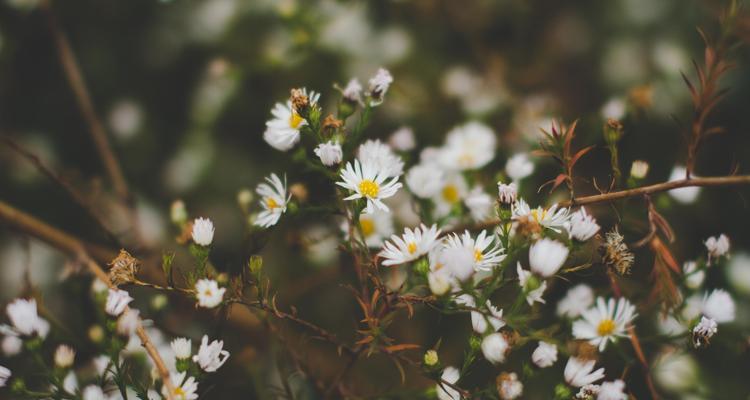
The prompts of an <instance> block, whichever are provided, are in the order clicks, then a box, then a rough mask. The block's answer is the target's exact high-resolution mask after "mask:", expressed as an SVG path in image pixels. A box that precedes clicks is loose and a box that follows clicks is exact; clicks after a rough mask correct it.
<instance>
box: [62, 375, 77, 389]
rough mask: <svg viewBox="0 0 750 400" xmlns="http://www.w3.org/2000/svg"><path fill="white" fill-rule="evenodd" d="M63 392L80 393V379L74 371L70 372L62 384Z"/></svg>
mask: <svg viewBox="0 0 750 400" xmlns="http://www.w3.org/2000/svg"><path fill="white" fill-rule="evenodd" d="M62 387H63V390H65V391H66V392H68V393H75V392H76V391H78V378H77V377H76V374H75V373H74V372H73V371H69V372H68V374H67V375H65V378H63V383H62Z"/></svg>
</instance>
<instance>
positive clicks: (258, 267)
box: [247, 256, 263, 275]
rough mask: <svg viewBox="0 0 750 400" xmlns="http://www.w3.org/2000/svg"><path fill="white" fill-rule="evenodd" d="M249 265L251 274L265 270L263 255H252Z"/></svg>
mask: <svg viewBox="0 0 750 400" xmlns="http://www.w3.org/2000/svg"><path fill="white" fill-rule="evenodd" d="M247 267H248V269H249V270H250V274H252V275H258V274H259V273H260V271H262V270H263V257H261V256H251V257H250V261H248V263H247Z"/></svg>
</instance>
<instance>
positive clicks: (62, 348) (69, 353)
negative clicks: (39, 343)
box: [54, 344, 76, 368]
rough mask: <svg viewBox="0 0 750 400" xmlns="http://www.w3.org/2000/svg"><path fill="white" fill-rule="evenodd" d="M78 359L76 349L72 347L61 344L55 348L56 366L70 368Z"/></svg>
mask: <svg viewBox="0 0 750 400" xmlns="http://www.w3.org/2000/svg"><path fill="white" fill-rule="evenodd" d="M75 359H76V351H75V350H73V348H72V347H70V346H67V345H64V344H61V345H59V346H57V349H56V350H55V358H54V360H55V366H56V367H58V368H70V366H71V365H73V361H75Z"/></svg>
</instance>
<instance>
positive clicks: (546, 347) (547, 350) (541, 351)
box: [531, 341, 557, 368]
mask: <svg viewBox="0 0 750 400" xmlns="http://www.w3.org/2000/svg"><path fill="white" fill-rule="evenodd" d="M531 361H532V362H533V363H534V364H536V366H537V367H539V368H547V367H550V366H552V364H554V363H555V362H556V361H557V346H555V345H554V344H552V343H547V342H543V341H540V342H539V345H538V346H537V347H536V349H534V352H533V353H531Z"/></svg>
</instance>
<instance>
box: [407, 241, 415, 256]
mask: <svg viewBox="0 0 750 400" xmlns="http://www.w3.org/2000/svg"><path fill="white" fill-rule="evenodd" d="M406 249H407V250H409V254H414V253H416V252H417V244H416V243H414V242H409V245H408V246H406Z"/></svg>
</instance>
